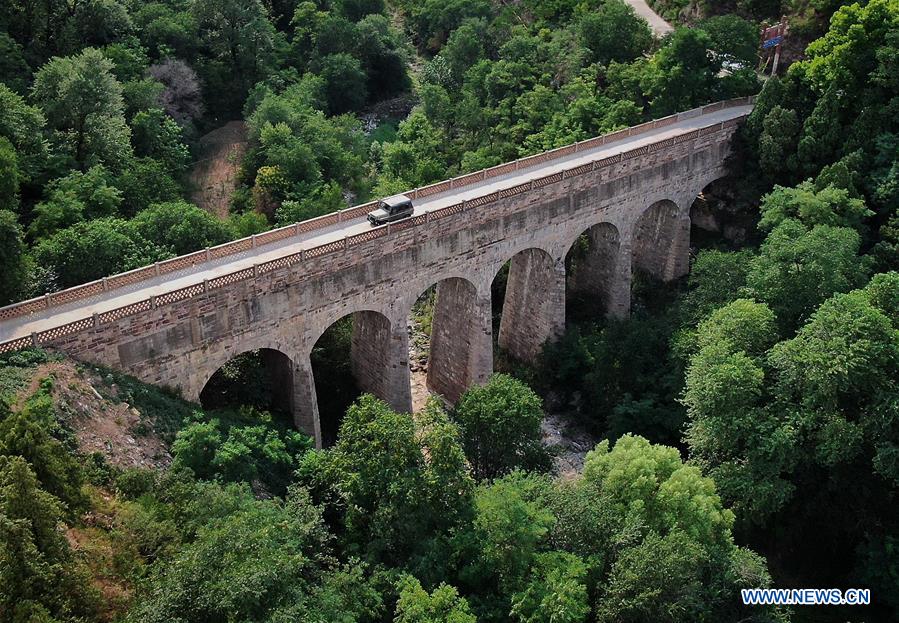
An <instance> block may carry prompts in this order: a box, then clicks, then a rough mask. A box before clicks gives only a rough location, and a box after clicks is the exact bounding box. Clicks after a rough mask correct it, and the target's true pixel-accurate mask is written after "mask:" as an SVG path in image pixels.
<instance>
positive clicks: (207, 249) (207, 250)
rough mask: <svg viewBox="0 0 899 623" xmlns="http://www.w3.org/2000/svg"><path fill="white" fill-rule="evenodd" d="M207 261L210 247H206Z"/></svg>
mask: <svg viewBox="0 0 899 623" xmlns="http://www.w3.org/2000/svg"><path fill="white" fill-rule="evenodd" d="M206 261H207V262H208V261H209V247H206Z"/></svg>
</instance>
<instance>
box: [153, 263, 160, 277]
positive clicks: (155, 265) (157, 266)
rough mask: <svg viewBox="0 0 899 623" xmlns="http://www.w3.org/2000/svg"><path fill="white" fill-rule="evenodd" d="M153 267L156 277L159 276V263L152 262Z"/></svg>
mask: <svg viewBox="0 0 899 623" xmlns="http://www.w3.org/2000/svg"><path fill="white" fill-rule="evenodd" d="M153 267H154V268H155V269H156V276H157V277H158V276H159V262H154V263H153Z"/></svg>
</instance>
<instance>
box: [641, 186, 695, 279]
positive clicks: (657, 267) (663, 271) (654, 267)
mask: <svg viewBox="0 0 899 623" xmlns="http://www.w3.org/2000/svg"><path fill="white" fill-rule="evenodd" d="M631 267H632V270H633V272H634V273H635V275H637V274H642V275H644V276H649V277H651V278H652V279H655V280H657V281H663V282H668V281H673V280H675V279H677V278H679V277H683V276H684V275H686V274H687V273H688V272H689V270H690V216H689V214H688V213H685V212H683V211H682V210H681V209H680V208H679V207H678V206H677V204H676V203H674V202H673V201H669V200H667V199H663V200H662V201H657V202H655V203H653V204H652V205H650V206H649V207H648V208H647V209H646V210H644V211H643V214H641V215H640V217H639V218H638V219H637V222H636V223H635V225H634V233H633V239H632V241H631Z"/></svg>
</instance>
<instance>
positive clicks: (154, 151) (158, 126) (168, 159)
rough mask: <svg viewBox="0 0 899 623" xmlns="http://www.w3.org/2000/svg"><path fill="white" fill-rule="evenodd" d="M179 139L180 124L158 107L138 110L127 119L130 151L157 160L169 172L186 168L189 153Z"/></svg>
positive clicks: (180, 137) (177, 171) (180, 134)
mask: <svg viewBox="0 0 899 623" xmlns="http://www.w3.org/2000/svg"><path fill="white" fill-rule="evenodd" d="M182 141H183V133H182V129H181V127H180V126H179V125H178V124H177V123H175V121H174V120H173V119H172V118H171V117H169V116H168V115H166V114H165V113H164V112H163V111H162V110H160V109H158V108H153V109H150V110H145V111H141V112H138V113H137V114H136V115H134V118H133V119H132V120H131V142H132V144H133V145H134V154H135V155H136V156H144V157H150V158H155V159H157V160H159V161H160V162H162V163H163V164H164V165H165V166H166V168H167V170H168V171H169V172H170V173H171V174H178V173H180V172H182V171H184V170H185V169H186V168H187V164H188V161H189V159H190V152H189V151H188V149H187V145H185V144H184V143H183V142H182Z"/></svg>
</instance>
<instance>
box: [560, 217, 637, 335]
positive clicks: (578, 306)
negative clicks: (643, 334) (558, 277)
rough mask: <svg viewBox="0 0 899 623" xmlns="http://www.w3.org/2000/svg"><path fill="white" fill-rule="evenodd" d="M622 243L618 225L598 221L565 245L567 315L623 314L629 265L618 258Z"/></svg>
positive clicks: (624, 313)
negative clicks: (568, 310) (568, 309)
mask: <svg viewBox="0 0 899 623" xmlns="http://www.w3.org/2000/svg"><path fill="white" fill-rule="evenodd" d="M623 242H624V241H622V236H621V232H620V230H619V229H618V226H617V225H615V224H614V223H611V222H609V221H606V220H601V221H598V222H594V223H591V224H588V225H587V226H586V228H584V229H582V230H581V231H580V232H579V233H578V234H577V235H576V236H575V237H573V238H572V239H571V240H570V241H569V242H568V244H567V245H566V246H565V256H564V257H565V272H566V275H567V278H566V299H567V300H566V305H567V306H568V307H569V308H570V313H569V316H570V317H580V316H583V317H596V316H598V315H603V314H604V315H609V316H616V317H617V316H624V315H626V314H627V312H628V309H629V307H630V297H629V296H628V292H627V290H628V289H629V288H630V265H629V263H626V262H623V261H622V256H623V252H622V246H623ZM625 264H627V265H625Z"/></svg>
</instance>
